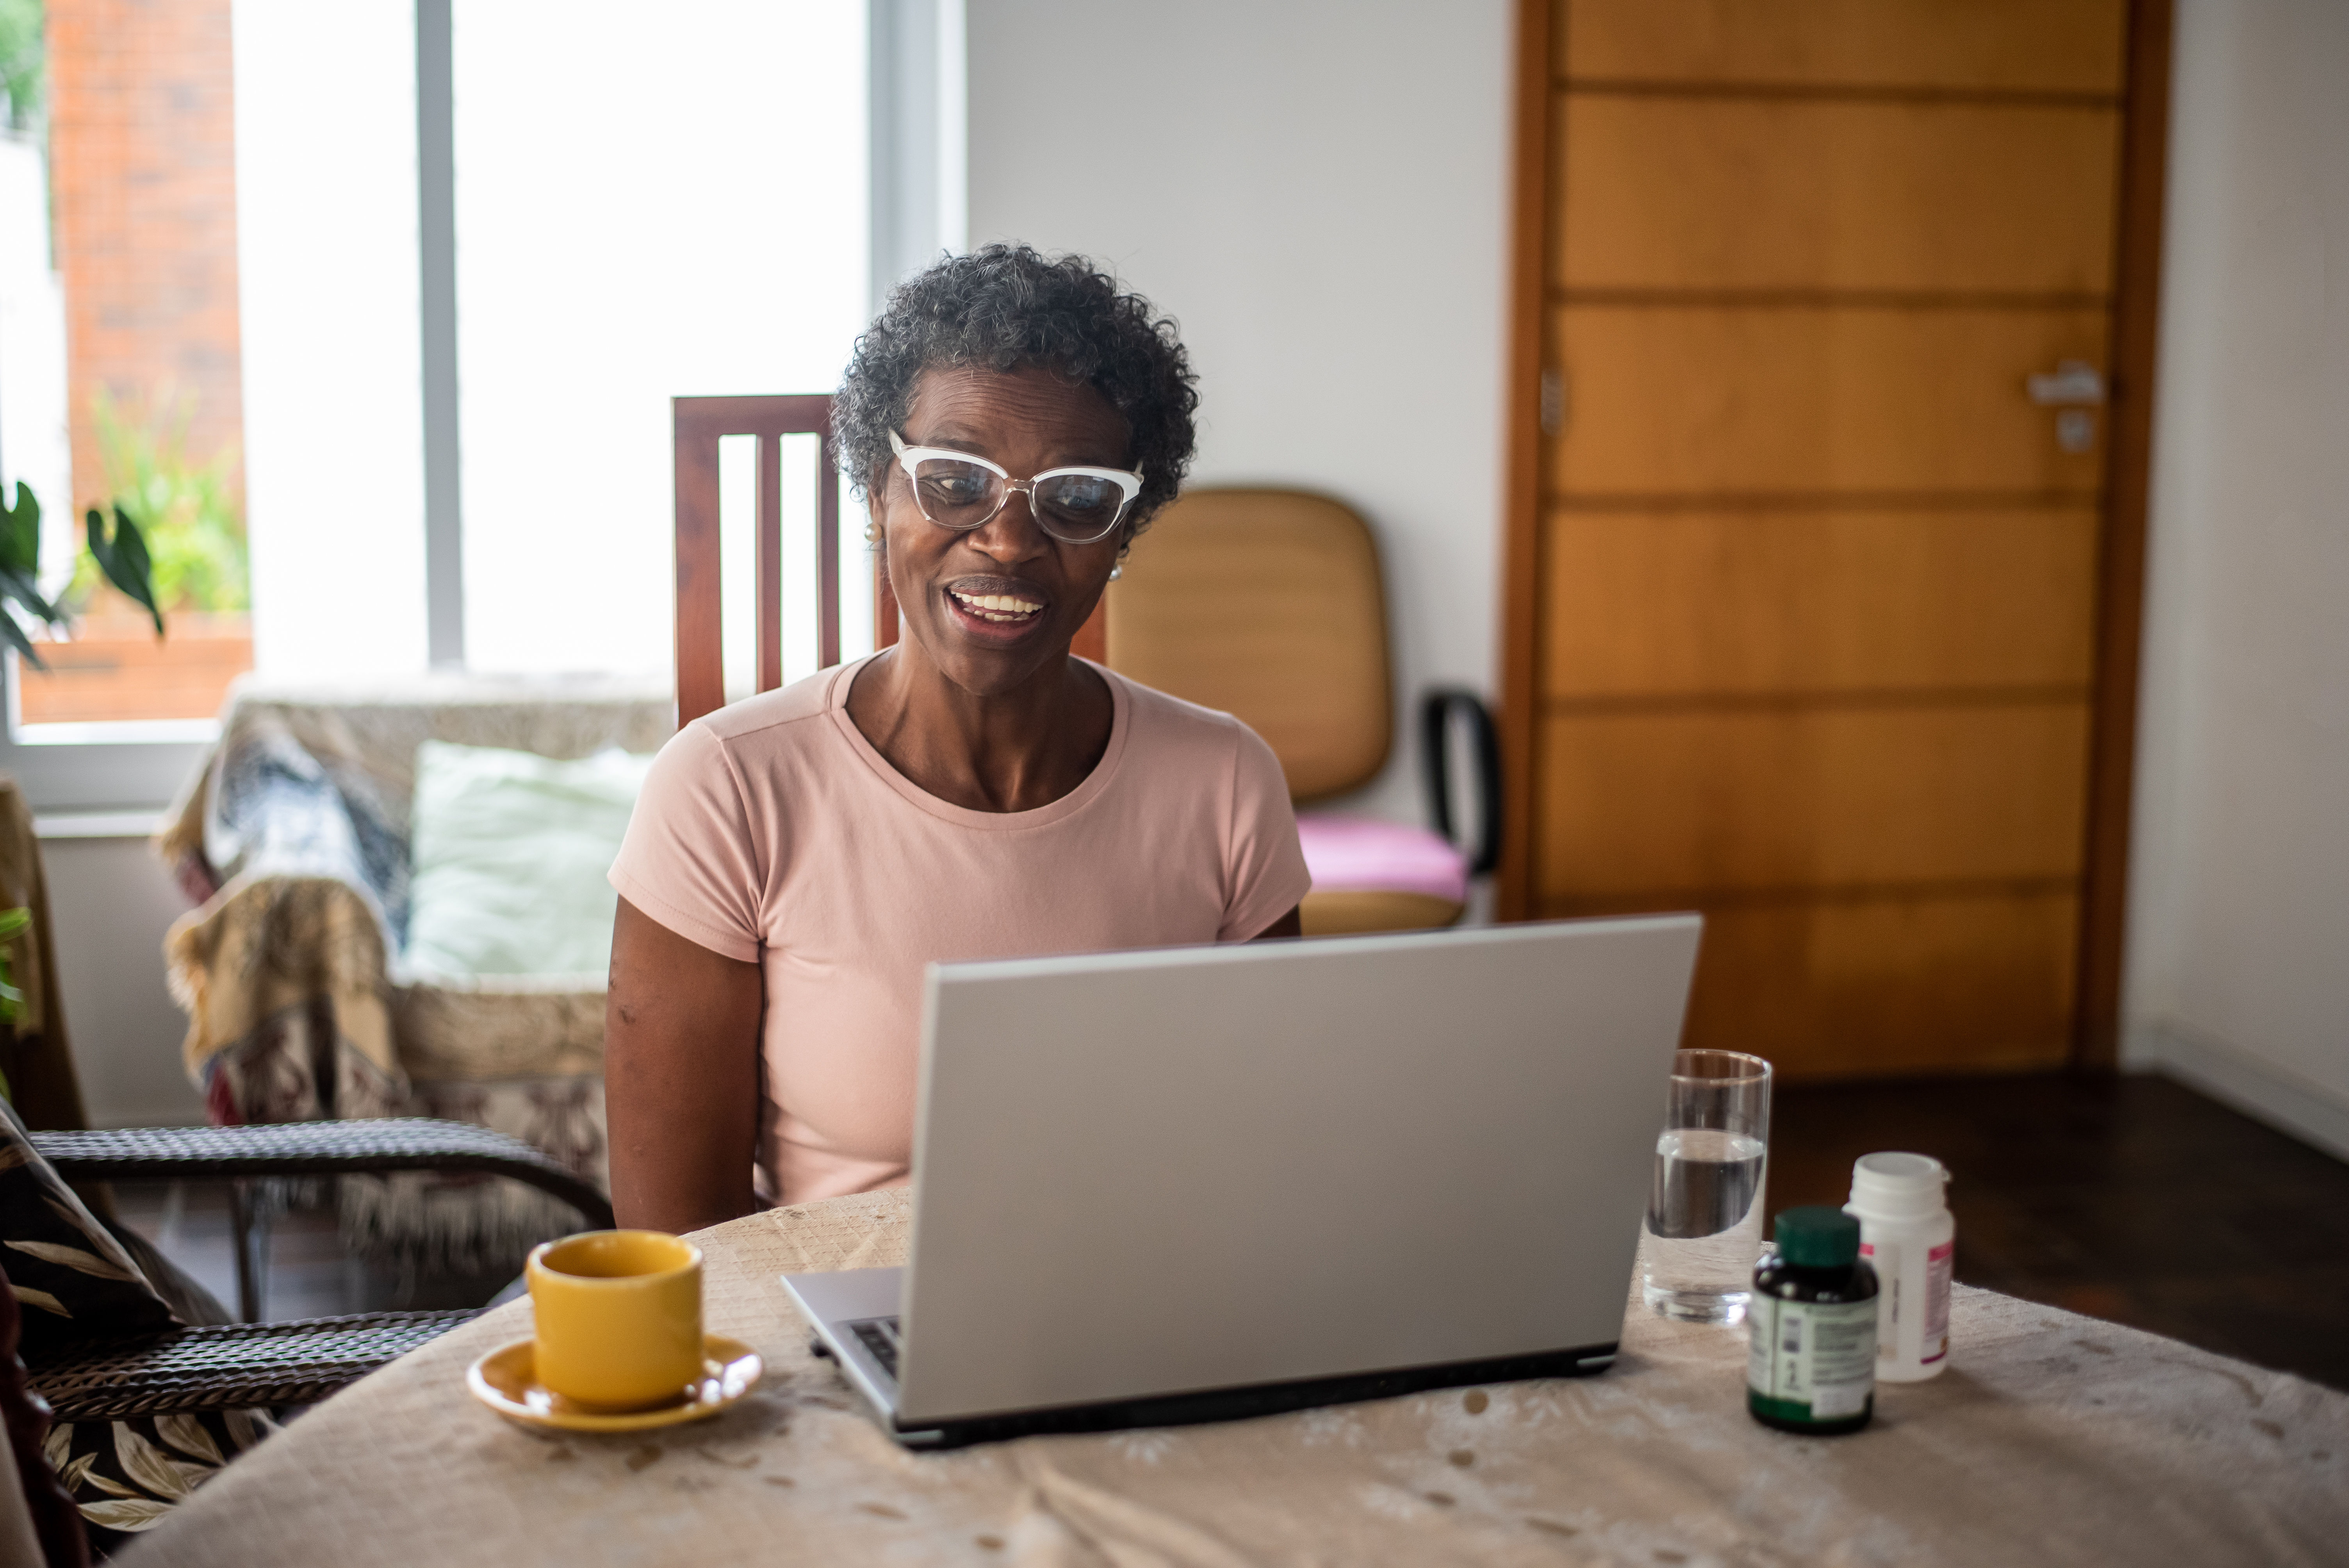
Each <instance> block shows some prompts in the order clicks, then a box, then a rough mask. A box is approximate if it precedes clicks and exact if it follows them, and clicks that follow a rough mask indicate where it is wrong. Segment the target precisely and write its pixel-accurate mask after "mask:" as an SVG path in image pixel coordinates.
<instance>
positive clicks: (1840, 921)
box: [1687, 889, 2080, 1078]
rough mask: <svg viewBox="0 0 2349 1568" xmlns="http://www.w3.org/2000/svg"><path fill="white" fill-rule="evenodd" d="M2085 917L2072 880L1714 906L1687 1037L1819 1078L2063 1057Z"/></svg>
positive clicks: (2052, 1061)
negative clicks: (2030, 886)
mask: <svg viewBox="0 0 2349 1568" xmlns="http://www.w3.org/2000/svg"><path fill="white" fill-rule="evenodd" d="M2079 928H2080V901H2079V898H2078V896H2077V895H2076V894H2075V893H2074V892H2071V891H2069V890H2068V889H2059V890H2050V891H2044V892H2034V891H2019V892H1985V893H1981V894H1977V895H1972V896H1965V897H1906V898H1881V899H1852V900H1835V901H1828V902H1814V903H1797V904H1775V905H1768V904H1765V905H1759V906H1754V907H1747V908H1728V909H1718V910H1709V911H1707V912H1706V913H1705V930H1704V950H1703V953H1702V955H1701V956H1700V957H1699V959H1698V961H1697V975H1696V989H1695V993H1694V995H1692V997H1691V998H1690V1005H1689V1022H1688V1036H1687V1041H1688V1044H1689V1045H1691V1046H1693V1047H1706V1046H1711V1047H1717V1048H1719V1049H1722V1050H1736V1051H1753V1052H1755V1053H1757V1054H1759V1055H1761V1056H1764V1057H1768V1058H1769V1059H1770V1060H1772V1061H1774V1062H1781V1063H1785V1064H1787V1065H1788V1066H1789V1067H1791V1068H1794V1069H1795V1072H1796V1073H1797V1074H1798V1075H1807V1076H1812V1077H1829V1078H1850V1077H1859V1076H1863V1075H1868V1074H1874V1073H1914V1072H1932V1071H1936V1070H1939V1071H1948V1070H1951V1069H1958V1070H1967V1071H1980V1070H1982V1069H1986V1068H2034V1067H2036V1068H2047V1067H2054V1066H2057V1065H2059V1064H2060V1063H2062V1062H2063V1060H2064V1055H2065V1052H2066V1050H2067V1049H2068V1047H2069V1043H2070V1036H2071V1029H2072V1005H2073V1004H2072V997H2073V995H2074V992H2075V975H2074V965H2075V950H2076V945H2077V944H2078V941H2079V934H2080V929H2079Z"/></svg>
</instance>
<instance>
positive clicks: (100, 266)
mask: <svg viewBox="0 0 2349 1568" xmlns="http://www.w3.org/2000/svg"><path fill="white" fill-rule="evenodd" d="M48 59H49V82H50V95H51V96H50V121H49V148H50V160H51V161H50V168H51V173H52V181H53V187H52V188H53V190H54V191H55V201H56V219H57V263H58V267H59V270H60V271H61V272H62V273H63V274H64V279H65V294H66V348H67V388H68V395H69V397H71V399H72V410H73V419H72V423H73V474H74V492H75V496H74V499H75V503H76V511H77V514H78V511H79V510H80V508H81V507H83V506H87V505H88V504H89V503H90V502H92V501H94V500H98V499H99V497H100V493H101V491H102V490H103V488H104V483H103V475H104V472H105V469H104V468H103V466H102V465H101V463H100V461H99V458H98V433H97V429H96V426H95V424H94V422H93V420H92V419H91V417H90V397H91V394H92V393H93V392H94V391H95V390H97V389H98V387H105V388H106V389H107V390H108V391H109V393H111V394H112V395H113V397H114V398H115V399H116V401H117V403H118V404H119V403H121V402H122V401H123V400H125V399H127V398H137V397H147V396H152V395H154V394H155V393H157V392H159V391H161V390H163V389H165V388H171V389H173V390H176V391H178V392H181V393H193V394H194V395H195V397H196V399H197V403H196V408H195V416H194V418H193V421H192V422H191V425H190V426H189V429H188V445H187V450H188V453H189V455H190V456H191V458H194V459H198V460H202V459H206V458H209V457H210V456H211V455H212V453H213V452H215V451H217V450H218V449H220V448H221V446H222V444H223V443H226V442H232V441H236V440H238V439H239V438H240V435H241V432H242V429H243V389H242V385H241V382H240V371H239V356H238V349H237V308H236V143H235V123H234V116H233V102H234V98H233V87H232V77H231V66H230V49H229V0H48Z"/></svg>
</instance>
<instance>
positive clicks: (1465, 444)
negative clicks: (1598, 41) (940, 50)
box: [968, 0, 1514, 820]
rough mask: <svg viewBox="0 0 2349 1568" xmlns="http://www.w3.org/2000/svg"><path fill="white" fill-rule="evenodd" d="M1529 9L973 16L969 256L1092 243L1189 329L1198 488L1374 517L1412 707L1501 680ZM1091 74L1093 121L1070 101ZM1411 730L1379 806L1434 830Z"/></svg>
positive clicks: (981, 7)
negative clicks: (1257, 491) (1516, 66)
mask: <svg viewBox="0 0 2349 1568" xmlns="http://www.w3.org/2000/svg"><path fill="white" fill-rule="evenodd" d="M1511 17H1512V8H1511V7H1510V6H1508V5H1506V4H1502V3H1501V0H1473V3H1468V0H1462V3H1457V4H1451V5H1426V4H1417V3H1412V0H1353V3H1350V4H1344V3H1340V0H1280V3H1278V4H1272V5H1267V4H1264V3H1263V0H1187V3H1185V4H1184V5H1145V4H1140V3H1137V0H1115V3H1106V0H969V5H968V60H969V88H970V98H969V115H970V119H969V139H968V149H969V154H968V155H969V169H970V230H969V232H970V240H971V242H972V243H973V244H982V243H985V242H988V241H990V240H1024V241H1027V242H1030V243H1031V244H1034V245H1036V246H1039V247H1040V248H1042V249H1045V250H1050V251H1059V250H1071V251H1081V252H1082V253H1085V254H1087V255H1090V256H1092V257H1093V258H1094V259H1095V260H1096V261H1099V262H1102V263H1107V264H1108V265H1109V266H1110V267H1112V269H1113V270H1114V271H1115V272H1116V273H1118V275H1119V276H1120V277H1121V278H1123V280H1124V281H1125V282H1126V283H1127V284H1129V285H1130V286H1132V287H1134V288H1138V289H1140V290H1141V291H1142V292H1143V294H1147V295H1148V296H1149V297H1150V299H1151V300H1152V301H1153V303H1154V304H1157V305H1158V306H1159V307H1160V309H1162V310H1163V311H1164V312H1166V313H1167V314H1169V315H1174V317H1175V318H1176V319H1178V320H1179V321H1180V322H1181V323H1182V325H1183V337H1184V341H1185V343H1186V344H1188V345H1189V346H1190V349H1191V352H1192V355H1193V356H1194V359H1195V364H1196V366H1197V368H1198V371H1199V391H1200V397H1201V410H1200V411H1201V417H1202V423H1201V428H1200V441H1199V459H1198V463H1197V466H1196V468H1195V469H1194V470H1193V475H1192V478H1193V482H1195V483H1199V484H1247V483H1260V484H1280V485H1295V486H1299V487H1303V488H1307V489H1314V490H1325V491H1328V492H1330V493H1331V494H1333V495H1336V496H1338V497H1339V498H1340V499H1341V500H1345V501H1347V502H1348V503H1350V505H1352V506H1353V507H1354V508H1355V509H1356V510H1357V511H1360V512H1361V513H1362V515H1363V516H1364V517H1366V518H1367V519H1369V521H1370V523H1371V528H1372V529H1373V530H1374V531H1376V532H1377V535H1378V538H1379V543H1380V547H1381V552H1383V554H1384V557H1385V562H1386V571H1387V586H1388V593H1389V596H1390V601H1391V610H1390V620H1391V624H1392V637H1393V645H1394V653H1395V658H1396V666H1397V676H1398V686H1399V688H1400V689H1399V691H1398V693H1397V696H1398V699H1399V700H1400V701H1402V702H1403V703H1405V704H1408V703H1409V701H1410V700H1411V699H1412V697H1413V696H1414V695H1415V694H1416V693H1417V692H1418V691H1419V690H1420V689H1421V688H1423V686H1427V685H1429V684H1430V683H1433V682H1444V683H1456V684H1463V685H1466V686H1472V687H1475V688H1476V689H1477V690H1479V691H1482V692H1485V693H1486V694H1487V695H1488V696H1489V695H1491V694H1492V693H1493V692H1494V689H1495V672H1496V669H1497V648H1498V641H1499V635H1498V617H1499V580H1500V552H1501V490H1500V480H1501V462H1502V445H1501V396H1502V385H1501V380H1502V375H1503V353H1504V344H1505V339H1506V317H1507V312H1506V274H1507V268H1506V246H1507V234H1508V217H1509V214H1508V199H1507V190H1508V172H1509V152H1510V146H1509V141H1510V138H1509V127H1510V109H1511V105H1510V95H1511V88H1512V63H1511V62H1512V58H1513V52H1514V44H1513V32H1512V28H1513V24H1512V20H1511ZM1073 62H1081V63H1082V65H1083V67H1085V68H1084V69H1083V70H1082V71H1081V72H1079V73H1078V75H1079V76H1080V77H1081V78H1082V79H1083V80H1085V81H1087V82H1088V83H1091V84H1093V85H1094V86H1096V87H1097V88H1098V90H1099V92H1100V95H1101V97H1100V99H1099V107H1098V109H1097V111H1096V112H1094V113H1092V114H1091V115H1087V114H1082V113H1074V114H1072V113H1071V107H1070V99H1069V98H1068V90H1069V80H1070V78H1069V77H1068V76H1067V75H1066V74H1065V73H1066V72H1067V70H1068V67H1069V66H1070V65H1071V63H1073ZM1398 717H1399V718H1400V717H1402V713H1401V711H1399V713H1398ZM1397 742H1398V744H1397V746H1396V749H1395V755H1394V757H1393V758H1392V761H1391V762H1390V764H1389V766H1388V768H1387V770H1386V772H1385V773H1384V774H1383V775H1382V776H1381V779H1379V781H1378V782H1377V783H1376V784H1374V785H1373V786H1372V787H1371V789H1369V790H1368V791H1366V793H1365V796H1364V798H1363V799H1361V801H1360V802H1358V804H1359V805H1360V806H1361V807H1362V808H1363V809H1367V810H1373V811H1376V812H1379V813H1381V814H1384V815H1392V816H1396V817H1401V818H1404V819H1408V820H1423V811H1424V807H1423V804H1422V802H1421V800H1420V796H1419V789H1418V785H1417V782H1416V780H1417V777H1418V775H1417V767H1416V763H1415V761H1414V760H1413V747H1414V744H1415V737H1413V734H1412V733H1411V730H1410V728H1409V727H1404V726H1402V724H1400V723H1399V724H1398V727H1397Z"/></svg>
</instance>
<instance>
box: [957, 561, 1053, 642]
mask: <svg viewBox="0 0 2349 1568" xmlns="http://www.w3.org/2000/svg"><path fill="white" fill-rule="evenodd" d="M944 592H945V594H946V600H947V606H948V608H949V610H950V611H951V613H952V614H951V619H952V621H953V623H954V624H955V625H956V627H957V629H958V630H960V631H962V632H963V633H964V634H967V635H973V636H978V637H979V638H981V639H983V640H984V641H986V642H987V643H988V644H989V645H994V646H1002V645H1006V644H1007V643H1010V642H1017V641H1019V639H1020V638H1021V637H1022V636H1024V635H1025V634H1028V633H1030V632H1031V631H1034V630H1036V629H1037V628H1040V627H1041V626H1043V625H1044V624H1046V623H1047V622H1048V621H1049V620H1050V616H1049V615H1048V614H1046V612H1047V611H1049V610H1050V607H1051V603H1052V596H1051V595H1050V593H1046V592H1045V591H1044V590H1043V589H1042V588H1040V587H1038V586H1037V585H1036V584H1035V583H1028V582H1023V581H1021V580H1019V579H1018V578H1013V577H960V578H957V579H956V580H955V581H954V582H952V583H947V585H946V587H945V590H944Z"/></svg>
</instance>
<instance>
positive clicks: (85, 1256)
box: [0, 1242, 143, 1284]
mask: <svg viewBox="0 0 2349 1568" xmlns="http://www.w3.org/2000/svg"><path fill="white" fill-rule="evenodd" d="M0 1245H5V1246H6V1247H7V1249H8V1250H9V1251H10V1252H15V1253H30V1254H31V1255H32V1256H34V1257H36V1258H38V1259H40V1260H41V1261H42V1262H43V1263H45V1264H57V1266H58V1267H60V1268H68V1269H71V1270H73V1271H74V1272H75V1273H76V1274H93V1275H96V1276H97V1277H98V1278H99V1279H114V1280H121V1281H123V1282H124V1283H126V1284H131V1283H143V1282H141V1281H140V1276H139V1274H137V1273H136V1272H135V1271H133V1270H130V1269H126V1268H124V1267H123V1266H122V1265H121V1264H117V1263H114V1262H112V1261H111V1260H109V1259H107V1258H102V1257H99V1256H98V1254H97V1253H86V1252H83V1251H82V1250H81V1249H80V1248H79V1247H68V1246H66V1245H64V1244H62V1243H57V1242H6V1243H0Z"/></svg>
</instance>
